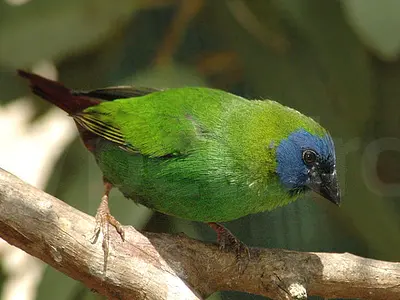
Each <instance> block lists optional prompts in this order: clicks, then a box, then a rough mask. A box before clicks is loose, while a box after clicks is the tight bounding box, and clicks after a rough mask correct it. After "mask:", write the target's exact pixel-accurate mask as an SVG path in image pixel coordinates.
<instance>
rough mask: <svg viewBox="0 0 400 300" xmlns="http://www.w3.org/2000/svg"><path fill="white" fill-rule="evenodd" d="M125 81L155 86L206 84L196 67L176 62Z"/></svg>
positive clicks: (156, 67)
mask: <svg viewBox="0 0 400 300" xmlns="http://www.w3.org/2000/svg"><path fill="white" fill-rule="evenodd" d="M123 83H124V84H128V85H136V86H148V87H155V88H173V87H182V86H205V85H206V83H205V82H204V80H203V79H202V78H201V76H200V75H199V74H198V72H197V71H196V70H195V69H194V68H190V67H187V66H183V65H176V64H167V65H162V66H155V67H153V68H151V69H148V70H145V71H143V72H140V73H138V74H136V75H134V76H132V77H131V78H130V79H126V80H124V81H123Z"/></svg>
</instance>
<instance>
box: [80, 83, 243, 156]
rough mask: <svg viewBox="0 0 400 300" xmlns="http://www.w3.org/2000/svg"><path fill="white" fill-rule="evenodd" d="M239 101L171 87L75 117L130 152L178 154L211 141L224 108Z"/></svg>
mask: <svg viewBox="0 0 400 300" xmlns="http://www.w3.org/2000/svg"><path fill="white" fill-rule="evenodd" d="M237 98H239V97H237ZM235 99H236V98H235V96H233V95H231V94H229V93H225V92H222V91H216V90H211V89H206V88H180V89H170V90H165V91H160V92H152V93H150V94H148V95H145V96H142V97H136V98H127V99H119V100H114V101H111V102H108V101H106V102H103V103H101V104H99V105H96V106H93V107H89V108H87V109H85V110H84V111H82V112H80V113H78V114H76V115H74V116H73V117H74V119H75V120H76V122H77V123H79V125H81V126H82V127H83V128H85V129H87V130H89V131H90V132H92V133H94V134H96V135H98V136H100V137H102V138H104V139H106V140H109V141H111V142H113V143H115V144H117V145H119V146H120V147H121V148H123V149H125V150H127V151H132V152H136V153H141V154H143V155H147V156H150V157H161V156H177V155H185V154H188V153H189V152H190V151H191V150H193V149H195V148H196V149H197V148H198V147H197V146H198V143H199V142H201V141H204V140H205V139H208V138H209V136H210V133H211V132H215V131H214V130H213V128H215V127H216V126H219V124H220V121H221V120H222V119H223V116H222V115H223V113H224V111H225V108H224V107H225V106H226V107H229V106H230V104H229V103H230V102H232V100H235ZM240 99H242V98H240ZM236 100H237V99H236ZM225 104H226V105H225Z"/></svg>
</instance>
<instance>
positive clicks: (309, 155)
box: [303, 150, 317, 165]
mask: <svg viewBox="0 0 400 300" xmlns="http://www.w3.org/2000/svg"><path fill="white" fill-rule="evenodd" d="M316 160H317V154H316V153H315V152H314V151H312V150H305V151H304V152H303V161H304V162H305V163H306V164H307V165H311V164H312V163H314V162H315V161H316Z"/></svg>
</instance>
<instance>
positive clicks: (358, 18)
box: [342, 0, 400, 60]
mask: <svg viewBox="0 0 400 300" xmlns="http://www.w3.org/2000/svg"><path fill="white" fill-rule="evenodd" d="M342 5H343V8H344V12H345V15H346V16H347V18H348V21H349V23H350V24H351V26H352V27H353V29H354V31H355V32H356V33H357V34H358V36H359V37H360V39H361V40H362V41H363V43H364V44H365V45H367V46H368V47H369V48H371V49H372V50H374V51H375V53H376V54H377V55H378V56H379V57H380V58H382V59H385V60H396V59H397V58H398V54H399V52H400V35H399V28H400V17H399V11H400V1H398V0H381V1H376V0H345V1H343V0H342Z"/></svg>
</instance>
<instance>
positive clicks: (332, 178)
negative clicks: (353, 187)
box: [309, 171, 340, 206]
mask: <svg viewBox="0 0 400 300" xmlns="http://www.w3.org/2000/svg"><path fill="white" fill-rule="evenodd" d="M314 174H315V173H314ZM309 187H310V188H311V189H312V190H313V191H314V192H316V193H317V194H320V195H321V196H322V197H324V198H325V199H327V200H329V201H331V202H332V203H334V204H336V205H337V206H340V189H339V183H338V180H337V176H336V171H334V172H333V173H331V174H321V175H317V174H315V175H314V176H311V178H310V185H309Z"/></svg>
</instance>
